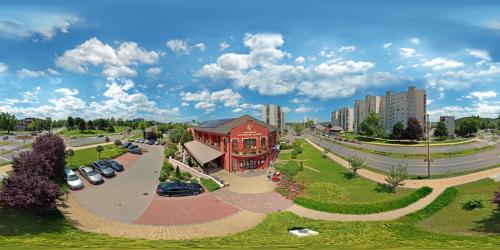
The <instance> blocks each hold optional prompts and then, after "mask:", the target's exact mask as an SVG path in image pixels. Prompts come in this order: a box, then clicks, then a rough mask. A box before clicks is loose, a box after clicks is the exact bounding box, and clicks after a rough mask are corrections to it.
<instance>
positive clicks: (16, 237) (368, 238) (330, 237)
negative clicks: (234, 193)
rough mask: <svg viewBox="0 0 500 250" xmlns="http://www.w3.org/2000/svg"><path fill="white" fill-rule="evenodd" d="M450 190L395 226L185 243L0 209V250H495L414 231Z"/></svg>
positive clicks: (488, 244) (280, 230) (248, 234)
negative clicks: (89, 229)
mask: <svg viewBox="0 0 500 250" xmlns="http://www.w3.org/2000/svg"><path fill="white" fill-rule="evenodd" d="M453 191H454V190H453V189H448V190H446V191H445V192H444V193H443V194H441V195H440V196H439V197H438V198H437V199H436V200H435V201H434V202H433V203H432V204H431V205H429V206H428V207H427V208H425V209H423V210H420V211H419V212H417V213H414V214H411V215H409V216H406V217H404V218H402V219H399V220H397V221H387V222H327V221H318V220H309V219H304V218H300V217H298V216H296V215H294V214H292V213H290V212H281V213H273V214H270V215H268V216H267V217H266V218H265V220H264V221H263V222H262V223H260V224H259V225H257V226H256V227H255V228H253V229H250V230H248V231H245V232H240V233H236V234H234V235H229V236H225V237H214V238H205V239H191V240H184V241H159V240H155V241H147V240H135V239H125V238H114V237H110V236H107V235H100V234H93V233H86V232H82V231H79V230H77V229H74V228H73V227H72V226H71V225H70V224H69V223H68V222H67V221H66V220H64V218H63V217H62V215H61V214H60V213H55V214H53V215H51V216H49V217H46V218H44V219H40V218H38V217H34V216H31V215H27V214H25V213H22V212H15V211H5V210H0V245H1V246H2V248H23V247H29V248H51V249H54V248H72V247H73V248H75V247H76V248H89V247H94V248H95V247H99V248H132V249H138V248H162V249H166V248H177V249H179V248H189V249H192V248H205V249H221V248H227V249H234V248H239V249H241V248H259V249H269V248H288V249H289V248H303V249H317V248H324V249H332V248H339V249H342V248H360V247H363V248H397V249H401V248H412V249H415V248H417V249H421V248H476V249H478V248H492V249H493V248H496V247H498V245H499V244H500V236H476V237H467V236H455V235H444V234H437V233H432V232H428V231H425V230H423V229H421V228H420V227H418V226H416V223H418V221H419V220H421V219H424V218H426V217H428V216H431V215H432V214H433V213H436V212H438V211H439V209H441V208H443V207H445V206H446V205H447V204H448V203H450V202H452V201H453V198H454V196H453ZM298 226H300V227H307V228H310V229H313V230H316V231H318V232H319V233H320V234H319V235H318V236H314V237H306V238H296V237H293V236H290V235H289V234H288V232H287V229H288V228H292V227H298Z"/></svg>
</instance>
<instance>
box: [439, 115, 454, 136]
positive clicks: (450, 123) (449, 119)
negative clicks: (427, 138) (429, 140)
mask: <svg viewBox="0 0 500 250" xmlns="http://www.w3.org/2000/svg"><path fill="white" fill-rule="evenodd" d="M439 121H442V122H444V125H445V126H446V129H447V130H448V136H450V137H455V117H454V116H440V117H439Z"/></svg>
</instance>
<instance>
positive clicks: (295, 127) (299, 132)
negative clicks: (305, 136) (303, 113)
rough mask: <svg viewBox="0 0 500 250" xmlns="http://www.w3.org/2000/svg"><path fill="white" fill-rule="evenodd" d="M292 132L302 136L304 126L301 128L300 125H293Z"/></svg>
mask: <svg viewBox="0 0 500 250" xmlns="http://www.w3.org/2000/svg"><path fill="white" fill-rule="evenodd" d="M293 131H294V132H295V133H296V134H297V135H302V133H303V132H304V126H302V125H301V124H295V125H293Z"/></svg>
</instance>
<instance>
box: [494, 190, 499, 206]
mask: <svg viewBox="0 0 500 250" xmlns="http://www.w3.org/2000/svg"><path fill="white" fill-rule="evenodd" d="M493 203H495V204H497V206H498V207H499V208H500V192H497V191H495V195H494V196H493Z"/></svg>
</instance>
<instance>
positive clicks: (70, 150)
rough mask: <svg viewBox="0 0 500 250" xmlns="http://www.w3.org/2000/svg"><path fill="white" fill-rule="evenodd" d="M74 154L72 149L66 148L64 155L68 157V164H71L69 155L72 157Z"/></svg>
mask: <svg viewBox="0 0 500 250" xmlns="http://www.w3.org/2000/svg"><path fill="white" fill-rule="evenodd" d="M74 155H75V151H73V149H68V150H66V152H65V156H66V157H67V158H69V165H71V157H73V156H74Z"/></svg>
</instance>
